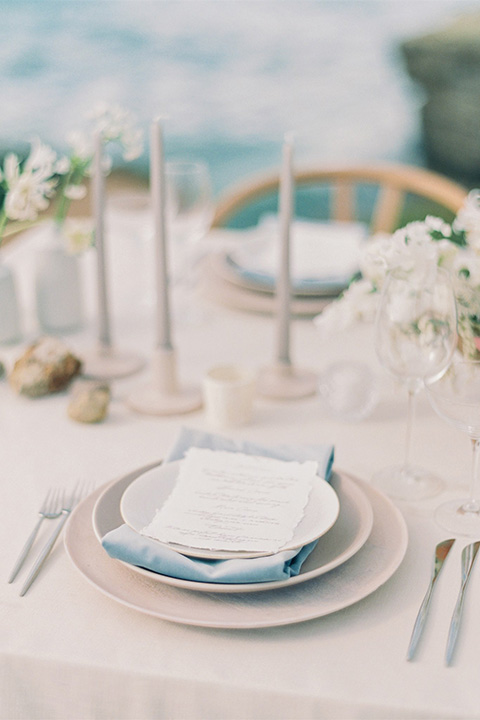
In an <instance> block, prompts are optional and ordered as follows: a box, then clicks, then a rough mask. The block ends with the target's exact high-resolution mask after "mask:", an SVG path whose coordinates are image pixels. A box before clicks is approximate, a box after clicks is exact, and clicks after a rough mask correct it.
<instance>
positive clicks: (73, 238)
mask: <svg viewBox="0 0 480 720" xmlns="http://www.w3.org/2000/svg"><path fill="white" fill-rule="evenodd" d="M87 120H89V127H88V129H87V130H85V131H78V130H77V131H74V132H72V133H70V135H69V137H68V144H69V147H70V152H69V155H67V156H66V157H64V158H62V160H61V162H60V163H59V168H58V173H59V178H58V184H57V192H56V208H55V213H54V220H55V222H56V223H57V225H58V226H59V227H60V228H61V233H62V235H63V238H64V240H65V242H66V248H67V251H68V252H70V253H73V254H76V253H79V252H82V251H83V250H85V249H86V248H87V247H89V246H90V245H92V244H93V227H92V225H91V223H90V222H88V221H87V222H85V221H81V220H78V219H73V218H72V219H70V218H68V217H67V215H68V210H69V208H70V204H71V202H72V200H81V199H82V198H84V197H85V195H86V193H87V188H86V185H85V183H84V181H85V178H87V177H88V176H89V175H90V172H91V166H92V160H93V153H94V149H93V134H94V132H101V133H102V137H103V141H104V143H105V145H107V144H110V143H116V144H117V145H118V146H119V147H120V149H121V151H122V154H123V159H124V160H126V161H127V162H129V161H131V160H135V159H136V158H138V157H140V155H141V154H142V152H143V133H142V131H141V129H139V128H138V127H136V124H135V118H134V116H133V115H132V114H131V113H130V112H129V111H128V110H125V109H124V108H122V107H120V106H118V105H113V106H109V105H106V104H103V103H102V104H101V105H98V106H97V107H96V108H95V109H94V110H93V112H92V113H91V114H90V115H89V116H87ZM111 164H112V162H111V159H110V158H109V157H108V156H106V158H105V171H106V172H108V171H109V170H110V168H111Z"/></svg>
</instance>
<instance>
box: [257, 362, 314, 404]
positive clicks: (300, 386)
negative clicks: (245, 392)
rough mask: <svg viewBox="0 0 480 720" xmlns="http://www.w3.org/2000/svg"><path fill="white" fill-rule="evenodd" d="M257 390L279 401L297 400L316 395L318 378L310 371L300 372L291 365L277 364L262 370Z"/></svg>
mask: <svg viewBox="0 0 480 720" xmlns="http://www.w3.org/2000/svg"><path fill="white" fill-rule="evenodd" d="M257 389H258V392H259V393H260V394H261V395H264V396H265V397H270V398H274V399H277V400H295V399H298V398H303V397H308V396H310V395H315V393H316V392H317V389H318V378H317V375H316V374H315V373H314V372H311V371H310V370H299V369H298V368H294V367H293V366H292V365H291V363H282V362H280V361H279V362H277V363H275V364H273V365H271V366H270V367H266V368H263V369H262V370H260V373H259V376H258V382H257Z"/></svg>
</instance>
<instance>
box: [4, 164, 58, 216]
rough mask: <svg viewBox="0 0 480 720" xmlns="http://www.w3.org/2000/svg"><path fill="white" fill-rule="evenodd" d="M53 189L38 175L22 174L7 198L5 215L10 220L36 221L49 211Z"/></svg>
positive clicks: (52, 184) (51, 185) (49, 183)
mask: <svg viewBox="0 0 480 720" xmlns="http://www.w3.org/2000/svg"><path fill="white" fill-rule="evenodd" d="M53 187H54V183H53V182H46V181H45V180H43V178H42V177H40V176H38V175H37V174H36V173H33V172H25V173H22V174H21V175H20V177H19V178H18V179H17V180H16V181H15V182H14V183H13V184H12V185H11V189H9V190H8V192H7V194H6V196H5V206H4V211H5V215H6V216H7V218H8V219H9V220H36V219H37V217H38V213H39V212H42V211H43V210H46V209H47V207H48V202H49V201H48V199H47V198H48V196H49V195H50V194H51V192H52V190H53Z"/></svg>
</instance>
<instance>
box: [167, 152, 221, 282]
mask: <svg viewBox="0 0 480 720" xmlns="http://www.w3.org/2000/svg"><path fill="white" fill-rule="evenodd" d="M165 179H166V209H167V223H168V233H169V238H170V249H171V253H172V265H171V275H170V277H171V280H172V285H173V290H174V291H175V290H178V291H180V292H182V291H183V294H184V295H185V294H188V293H189V292H190V291H192V290H193V289H194V285H195V280H196V278H195V269H196V263H197V260H198V254H199V248H198V245H199V241H200V240H201V239H202V238H203V237H204V236H205V235H206V233H207V232H208V230H209V228H210V225H211V222H212V219H213V212H214V204H213V191H212V183H211V179H210V173H209V170H208V167H207V165H206V164H205V163H204V162H188V161H172V162H167V163H166V166H165Z"/></svg>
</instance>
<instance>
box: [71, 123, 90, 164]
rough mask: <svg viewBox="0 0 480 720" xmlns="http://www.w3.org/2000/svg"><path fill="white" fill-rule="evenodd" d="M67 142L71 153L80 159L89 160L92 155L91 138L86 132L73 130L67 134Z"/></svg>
mask: <svg viewBox="0 0 480 720" xmlns="http://www.w3.org/2000/svg"><path fill="white" fill-rule="evenodd" d="M67 142H68V144H69V145H70V147H71V148H72V153H73V155H74V156H75V157H77V158H79V159H80V160H89V159H90V158H91V157H92V155H93V142H92V138H91V137H90V136H89V135H87V134H86V133H82V132H80V131H78V130H75V131H73V132H71V133H69V134H68V135H67Z"/></svg>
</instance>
